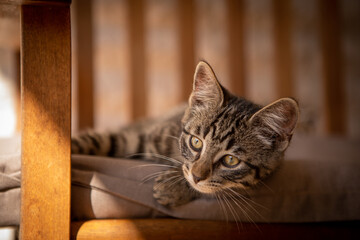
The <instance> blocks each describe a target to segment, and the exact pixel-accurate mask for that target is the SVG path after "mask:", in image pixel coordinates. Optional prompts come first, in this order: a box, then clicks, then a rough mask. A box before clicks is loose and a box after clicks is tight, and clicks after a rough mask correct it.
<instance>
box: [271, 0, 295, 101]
mask: <svg viewBox="0 0 360 240" xmlns="http://www.w3.org/2000/svg"><path fill="white" fill-rule="evenodd" d="M290 4H291V1H289V0H273V8H274V25H275V27H274V31H275V32H274V37H275V41H274V42H275V81H276V84H277V86H276V91H277V94H276V95H277V97H278V98H280V97H290V96H292V95H293V83H292V82H293V75H292V74H293V72H292V69H293V67H292V48H291V27H292V26H291V24H292V18H291V16H292V14H291V6H290Z"/></svg>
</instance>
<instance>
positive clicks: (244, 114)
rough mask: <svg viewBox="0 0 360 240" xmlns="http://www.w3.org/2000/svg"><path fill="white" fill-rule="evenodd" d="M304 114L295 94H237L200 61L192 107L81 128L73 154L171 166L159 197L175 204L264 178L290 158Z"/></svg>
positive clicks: (159, 181)
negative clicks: (114, 126)
mask: <svg viewBox="0 0 360 240" xmlns="http://www.w3.org/2000/svg"><path fill="white" fill-rule="evenodd" d="M298 116H299V110H298V105H297V102H296V101H295V100H293V99H291V98H282V99H279V100H277V101H275V102H273V103H271V104H270V105H267V106H265V107H261V106H259V105H256V104H254V103H252V102H250V101H248V100H245V99H243V98H240V97H236V96H234V95H233V94H231V93H230V92H229V91H228V90H226V89H225V88H224V87H223V86H221V84H220V83H219V82H218V80H217V78H216V76H215V73H214V71H213V70H212V68H211V67H210V65H209V64H208V63H206V62H204V61H201V62H199V64H198V65H197V67H196V71H195V75H194V83H193V91H192V94H191V96H190V98H189V103H188V105H187V106H183V107H181V108H180V109H178V110H177V111H175V112H174V113H172V114H170V115H169V116H166V117H164V118H162V119H158V120H148V121H144V122H139V123H135V124H133V125H130V126H129V127H126V128H123V129H121V130H120V131H118V132H108V133H96V132H87V133H84V134H81V135H79V136H77V137H75V138H73V139H72V147H71V148H72V153H74V154H75V153H76V154H91V155H101V156H111V157H134V156H135V157H144V158H146V159H149V160H150V159H153V160H150V161H154V162H155V163H160V164H167V165H169V170H166V171H164V172H163V173H161V174H159V175H156V174H155V175H154V176H157V178H156V180H155V184H154V188H153V190H154V191H153V196H154V198H155V199H156V200H157V201H158V202H159V203H160V204H162V205H165V206H168V207H174V206H179V205H182V204H185V203H187V202H189V201H191V200H192V199H195V198H197V197H199V196H201V195H204V194H205V195H207V194H216V193H219V192H222V191H225V190H231V191H234V190H236V189H243V188H250V187H253V186H255V185H256V184H257V183H258V182H260V181H261V180H263V179H265V178H266V177H267V176H269V175H270V174H271V173H273V172H274V170H276V168H277V167H278V166H279V164H280V162H281V160H282V159H283V157H284V151H285V150H286V149H287V147H288V145H289V142H290V140H291V137H292V134H293V132H294V129H295V126H296V123H297V121H298Z"/></svg>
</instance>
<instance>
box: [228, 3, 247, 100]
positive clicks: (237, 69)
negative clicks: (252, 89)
mask: <svg viewBox="0 0 360 240" xmlns="http://www.w3.org/2000/svg"><path fill="white" fill-rule="evenodd" d="M227 8H228V31H229V36H228V39H229V58H230V61H229V63H230V64H229V71H230V82H231V88H232V91H233V93H235V94H236V95H238V96H242V97H246V91H245V90H246V80H245V62H246V61H245V54H244V44H245V42H244V14H245V11H244V1H243V0H228V1H227Z"/></svg>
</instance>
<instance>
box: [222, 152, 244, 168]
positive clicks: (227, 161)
mask: <svg viewBox="0 0 360 240" xmlns="http://www.w3.org/2000/svg"><path fill="white" fill-rule="evenodd" d="M222 163H223V165H224V166H225V167H228V168H233V167H236V166H237V165H239V163H240V160H239V159H238V158H237V157H234V156H232V155H226V156H225V157H223V159H222Z"/></svg>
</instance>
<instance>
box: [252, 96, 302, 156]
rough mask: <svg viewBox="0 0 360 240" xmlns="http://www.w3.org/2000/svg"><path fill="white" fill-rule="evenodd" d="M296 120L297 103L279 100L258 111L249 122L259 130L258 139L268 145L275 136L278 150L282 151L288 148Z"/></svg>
mask: <svg viewBox="0 0 360 240" xmlns="http://www.w3.org/2000/svg"><path fill="white" fill-rule="evenodd" d="M298 119H299V106H298V103H297V102H296V101H295V100H294V99H292V98H281V99H279V100H277V101H275V102H273V103H271V104H269V105H267V106H266V107H263V108H262V109H260V110H259V111H258V112H256V113H255V114H254V115H253V116H252V117H251V118H250V120H249V122H250V124H252V125H255V126H257V127H258V128H259V129H260V130H261V131H260V136H259V137H260V138H261V139H262V140H264V143H267V145H270V144H271V140H273V139H272V138H273V137H274V136H275V137H276V139H275V140H276V143H277V144H276V145H277V148H278V150H280V151H284V150H285V149H286V148H287V147H288V144H289V142H290V140H291V137H292V135H293V133H294V130H295V127H296V124H297V122H298ZM270 138H271V139H270Z"/></svg>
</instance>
